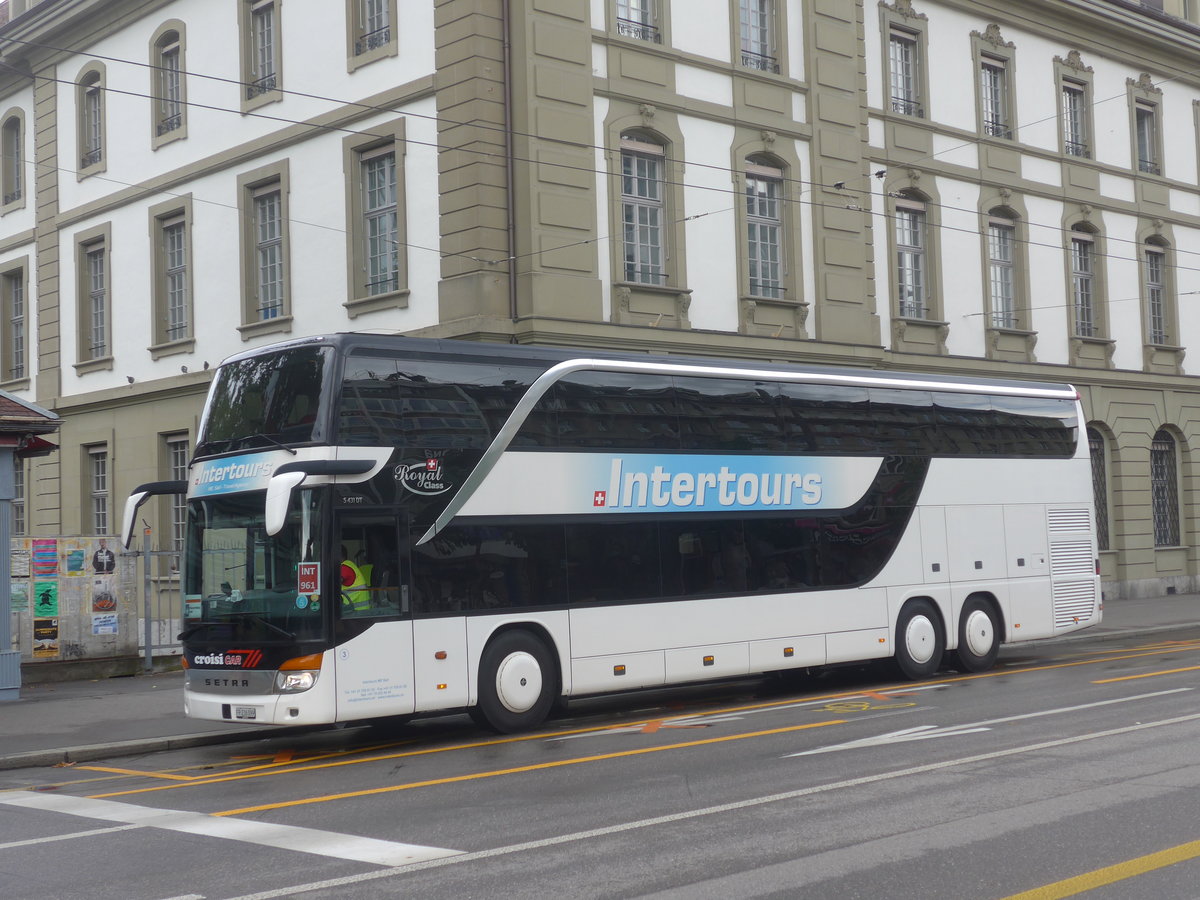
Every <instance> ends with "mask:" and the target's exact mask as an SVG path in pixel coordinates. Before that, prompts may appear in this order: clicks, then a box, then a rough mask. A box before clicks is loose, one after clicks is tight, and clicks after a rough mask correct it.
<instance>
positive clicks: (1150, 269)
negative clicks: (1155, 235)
mask: <svg viewBox="0 0 1200 900" xmlns="http://www.w3.org/2000/svg"><path fill="white" fill-rule="evenodd" d="M1169 250H1170V248H1169V247H1168V246H1167V243H1166V242H1165V241H1162V240H1159V239H1152V240H1148V241H1146V243H1145V245H1144V246H1143V247H1142V294H1143V297H1144V300H1145V310H1146V343H1148V344H1159V345H1167V344H1172V343H1174V337H1173V331H1174V328H1173V327H1172V318H1173V316H1172V315H1171V312H1172V303H1171V299H1172V298H1171V293H1170V277H1169V272H1170V269H1169V265H1168V258H1167V257H1168V253H1169Z"/></svg>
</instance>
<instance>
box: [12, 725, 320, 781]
mask: <svg viewBox="0 0 1200 900" xmlns="http://www.w3.org/2000/svg"><path fill="white" fill-rule="evenodd" d="M330 727H333V726H329V725H310V726H299V727H296V728H287V727H282V728H271V729H262V728H258V729H255V730H253V731H237V730H235V731H210V732H207V733H205V734H178V735H169V736H166V737H155V738H138V739H134V740H130V741H112V742H111V743H105V744H85V745H83V746H80V747H58V748H55V749H51V750H28V751H25V752H24V753H12V754H9V755H7V756H0V771H2V770H5V769H25V768H36V767H51V766H61V765H73V764H74V763H80V762H88V761H89V760H93V759H112V758H113V757H121V756H137V755H139V754H142V753H158V752H161V751H163V750H185V749H187V748H189V747H208V746H211V745H214V744H236V743H240V742H242V741H258V740H267V739H269V738H273V737H283V736H285V735H295V734H307V733H309V732H312V731H316V730H321V729H324V728H330Z"/></svg>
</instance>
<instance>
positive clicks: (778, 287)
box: [746, 156, 786, 299]
mask: <svg viewBox="0 0 1200 900" xmlns="http://www.w3.org/2000/svg"><path fill="white" fill-rule="evenodd" d="M783 202H784V198H783V169H782V168H780V166H779V165H778V164H777V163H776V162H775V161H774V160H772V159H770V158H768V157H764V156H751V157H749V158H747V160H746V242H747V247H746V254H747V257H746V258H747V272H748V273H749V276H750V296H751V297H768V298H772V299H778V298H780V297H782V296H783V295H784V278H785V275H786V270H785V269H786V267H785V262H784V243H783V242H784V230H783Z"/></svg>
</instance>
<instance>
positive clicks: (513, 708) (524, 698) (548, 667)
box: [471, 630, 558, 734]
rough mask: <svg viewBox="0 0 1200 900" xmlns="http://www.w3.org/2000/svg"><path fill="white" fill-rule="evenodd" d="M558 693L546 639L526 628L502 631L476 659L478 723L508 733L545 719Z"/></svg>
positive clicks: (475, 710) (474, 712)
mask: <svg viewBox="0 0 1200 900" xmlns="http://www.w3.org/2000/svg"><path fill="white" fill-rule="evenodd" d="M557 696H558V672H557V670H556V669H555V666H554V660H553V658H552V657H551V655H550V650H549V648H548V647H547V646H546V644H545V642H543V641H542V640H540V639H539V638H537V637H535V636H534V635H533V634H531V633H530V632H528V631H523V630H514V631H505V632H503V633H502V634H500V635H498V636H497V637H496V638H495V639H494V640H492V641H491V642H490V643H489V644H488V645H487V647H485V648H484V651H483V656H482V657H480V659H479V702H478V704H477V705H476V706H475V707H474V708H472V710H471V718H472V719H474V720H475V721H476V722H477V723H479V724H481V725H484V726H486V727H488V728H491V729H493V730H494V731H498V732H500V733H501V734H511V733H513V732H515V731H524V730H526V729H529V728H535V727H537V726H538V725H540V724H541V723H542V722H543V721H545V719H546V716H547V715H548V714H549V712H550V707H551V705H552V704H553V703H554V698H555V697H557Z"/></svg>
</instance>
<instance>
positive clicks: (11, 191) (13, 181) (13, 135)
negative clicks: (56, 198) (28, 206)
mask: <svg viewBox="0 0 1200 900" xmlns="http://www.w3.org/2000/svg"><path fill="white" fill-rule="evenodd" d="M23 131H24V129H22V127H21V118H20V116H9V117H8V118H7V119H5V121H4V125H3V127H0V157H2V158H3V172H2V173H0V177H2V180H3V190H4V206H8V205H9V204H10V203H16V202H17V201H18V200H20V199H21V197H22V195H23V194H24V184H25V159H24V156H25V154H24V134H23V133H22V132H23Z"/></svg>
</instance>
